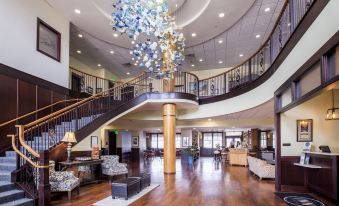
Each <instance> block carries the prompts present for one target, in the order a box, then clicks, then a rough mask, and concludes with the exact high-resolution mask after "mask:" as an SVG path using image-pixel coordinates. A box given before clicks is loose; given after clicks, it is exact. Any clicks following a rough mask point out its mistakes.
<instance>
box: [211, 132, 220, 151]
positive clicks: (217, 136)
mask: <svg viewBox="0 0 339 206" xmlns="http://www.w3.org/2000/svg"><path fill="white" fill-rule="evenodd" d="M217 145H219V146H220V147H221V146H222V133H213V148H217Z"/></svg>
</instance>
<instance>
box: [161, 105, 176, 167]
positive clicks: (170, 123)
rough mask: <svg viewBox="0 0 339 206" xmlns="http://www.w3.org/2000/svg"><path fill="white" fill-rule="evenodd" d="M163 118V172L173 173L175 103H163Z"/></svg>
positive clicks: (174, 156)
mask: <svg viewBox="0 0 339 206" xmlns="http://www.w3.org/2000/svg"><path fill="white" fill-rule="evenodd" d="M163 119H164V173H165V174H175V161H176V149H175V134H176V105H175V104H172V103H166V104H163Z"/></svg>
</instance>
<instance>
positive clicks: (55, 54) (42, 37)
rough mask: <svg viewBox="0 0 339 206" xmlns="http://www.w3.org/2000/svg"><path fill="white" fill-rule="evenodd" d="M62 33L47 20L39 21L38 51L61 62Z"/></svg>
mask: <svg viewBox="0 0 339 206" xmlns="http://www.w3.org/2000/svg"><path fill="white" fill-rule="evenodd" d="M60 46H61V34H60V32H58V31H57V30H55V29H54V28H52V27H51V26H49V25H48V24H47V23H46V22H44V21H42V20H41V19H39V18H38V21H37V44H36V49H37V51H39V52H41V53H43V54H45V55H46V56H49V57H51V58H52V59H55V60H56V61H58V62H60V50H61V49H60Z"/></svg>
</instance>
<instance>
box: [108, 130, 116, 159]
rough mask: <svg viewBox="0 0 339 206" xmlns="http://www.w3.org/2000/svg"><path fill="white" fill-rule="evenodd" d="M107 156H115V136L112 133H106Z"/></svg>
mask: <svg viewBox="0 0 339 206" xmlns="http://www.w3.org/2000/svg"><path fill="white" fill-rule="evenodd" d="M108 155H117V135H116V133H115V132H114V131H110V132H108Z"/></svg>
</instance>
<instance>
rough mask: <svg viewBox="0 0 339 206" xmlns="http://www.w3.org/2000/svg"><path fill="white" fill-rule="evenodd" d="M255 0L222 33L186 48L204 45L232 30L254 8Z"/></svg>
mask: <svg viewBox="0 0 339 206" xmlns="http://www.w3.org/2000/svg"><path fill="white" fill-rule="evenodd" d="M255 2H256V0H252V4H251V6H250V7H248V9H247V10H246V12H244V13H243V14H242V16H241V17H240V18H239V19H238V20H237V21H235V22H234V23H233V24H232V25H231V26H229V27H228V28H226V29H225V30H224V31H222V32H220V33H218V34H216V35H214V36H213V37H212V38H210V39H207V40H205V41H203V42H200V43H198V44H195V45H190V46H188V47H186V48H185V49H189V48H193V47H196V46H200V45H203V44H205V43H207V42H209V41H211V40H213V39H217V38H218V37H220V36H221V35H223V34H225V33H227V32H228V31H229V30H231V29H232V28H233V27H234V26H235V25H237V24H238V23H240V22H241V20H242V19H243V18H244V16H245V15H246V14H247V13H248V12H249V11H250V10H251V9H252V7H253V5H254V3H255Z"/></svg>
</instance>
